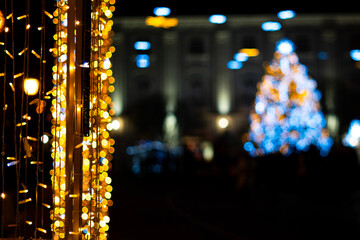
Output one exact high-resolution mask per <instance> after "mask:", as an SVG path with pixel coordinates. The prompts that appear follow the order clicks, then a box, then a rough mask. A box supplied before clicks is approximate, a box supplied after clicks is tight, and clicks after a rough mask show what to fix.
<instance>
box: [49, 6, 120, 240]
mask: <svg viewBox="0 0 360 240" xmlns="http://www.w3.org/2000/svg"><path fill="white" fill-rule="evenodd" d="M114 4H115V0H101V1H99V4H98V5H96V3H95V2H92V14H91V19H92V20H91V24H92V28H93V29H94V27H95V29H97V30H95V31H93V32H92V38H95V39H96V41H91V42H92V45H91V50H92V53H93V54H92V57H91V62H90V63H87V66H89V67H90V75H91V76H95V77H94V82H93V83H92V84H93V85H92V86H91V89H94V91H92V92H91V93H90V99H91V103H90V116H91V117H90V123H89V124H90V136H89V137H84V138H83V142H82V143H81V144H78V146H76V147H75V148H76V149H82V155H83V167H82V169H83V173H82V176H83V179H82V193H81V194H80V195H77V194H69V189H68V188H67V185H66V181H65V179H66V177H67V176H65V169H66V163H65V156H66V154H65V152H66V122H65V120H66V80H67V71H68V67H69V70H70V71H73V70H74V69H75V68H74V67H72V66H66V63H67V50H68V45H67V24H65V23H67V20H68V19H67V15H68V14H67V12H68V10H69V5H68V1H67V0H59V1H57V9H56V10H55V11H54V12H53V14H52V15H51V16H53V23H54V24H57V28H56V29H57V32H56V34H55V35H54V36H53V38H54V40H55V47H54V48H52V49H51V52H52V54H53V56H54V57H55V59H56V65H55V66H54V67H53V68H52V70H53V83H54V86H55V87H54V89H53V90H51V91H50V92H48V93H47V95H52V96H53V97H54V98H53V100H52V106H51V112H52V116H53V119H52V124H53V126H52V129H51V133H52V135H53V136H54V138H53V140H52V142H51V145H52V153H51V156H52V158H53V161H54V168H53V169H52V170H51V171H50V174H51V176H52V177H51V180H52V183H53V206H54V208H53V209H52V211H51V219H52V225H51V228H52V231H53V239H56V240H58V239H64V238H65V237H66V235H67V234H81V239H92V238H96V239H107V231H108V230H109V225H108V223H109V222H110V218H109V216H108V206H112V204H113V202H112V200H111V191H112V187H111V185H110V184H111V178H110V177H109V176H108V173H107V171H108V170H109V168H110V167H111V160H112V155H111V154H112V153H113V152H114V148H113V145H114V143H115V141H114V140H113V139H111V138H110V134H109V132H108V129H107V128H106V127H107V125H108V124H109V123H111V116H112V115H114V113H115V112H114V110H112V109H110V104H111V98H110V96H109V95H108V94H109V92H111V91H114V87H113V85H112V84H114V82H115V79H114V77H113V76H112V74H113V72H112V71H111V66H112V65H111V57H112V53H113V52H114V51H115V48H114V47H113V46H111V43H112V40H111V39H110V36H111V29H112V25H113V21H112V20H111V19H110V18H111V17H112V12H113V11H114V10H115V7H114V6H113V5H114ZM45 14H46V13H45ZM46 15H47V16H48V17H50V16H49V15H48V14H46ZM96 76H97V77H96ZM98 117H100V118H101V120H100V121H97V120H95V119H97V118H98ZM67 194H69V197H81V201H82V209H81V211H82V213H81V219H82V223H81V226H80V230H79V232H66V231H65V219H66V216H65V209H66V205H65V196H66V195H67Z"/></svg>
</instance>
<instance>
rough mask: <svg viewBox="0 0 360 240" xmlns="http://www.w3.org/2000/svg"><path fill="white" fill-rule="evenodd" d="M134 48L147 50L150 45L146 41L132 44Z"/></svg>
mask: <svg viewBox="0 0 360 240" xmlns="http://www.w3.org/2000/svg"><path fill="white" fill-rule="evenodd" d="M134 48H135V49H136V50H149V49H150V48H151V43H150V42H148V41H137V42H135V43H134Z"/></svg>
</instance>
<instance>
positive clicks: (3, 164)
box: [0, 1, 7, 239]
mask: <svg viewBox="0 0 360 240" xmlns="http://www.w3.org/2000/svg"><path fill="white" fill-rule="evenodd" d="M4 9H5V11H4V13H3V14H2V16H0V17H2V21H3V22H4V26H3V27H4V28H3V29H5V28H6V20H5V17H4V16H6V14H7V1H5V4H4ZM6 46H7V33H6V32H4V49H6ZM1 52H4V51H1ZM3 66H4V72H3V78H4V80H3V99H2V100H3V105H2V106H1V107H2V111H3V116H2V117H3V119H2V126H1V127H2V131H1V141H2V143H1V183H2V184H1V193H0V194H1V239H3V238H4V220H5V198H6V194H5V154H6V153H5V119H6V110H7V104H6V83H7V81H6V80H7V79H6V67H7V55H6V54H4V64H3Z"/></svg>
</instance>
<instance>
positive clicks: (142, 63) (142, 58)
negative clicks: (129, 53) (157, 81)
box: [136, 54, 150, 68]
mask: <svg viewBox="0 0 360 240" xmlns="http://www.w3.org/2000/svg"><path fill="white" fill-rule="evenodd" d="M136 66H137V67H138V68H147V67H149V66H150V61H149V55H147V54H139V55H137V56H136Z"/></svg>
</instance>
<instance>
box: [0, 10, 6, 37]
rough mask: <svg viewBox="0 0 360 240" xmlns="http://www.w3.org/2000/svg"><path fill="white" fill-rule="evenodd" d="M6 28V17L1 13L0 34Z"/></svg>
mask: <svg viewBox="0 0 360 240" xmlns="http://www.w3.org/2000/svg"><path fill="white" fill-rule="evenodd" d="M4 26H5V17H4V15H3V14H2V12H1V11H0V33H1V32H2V31H3V30H4Z"/></svg>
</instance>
